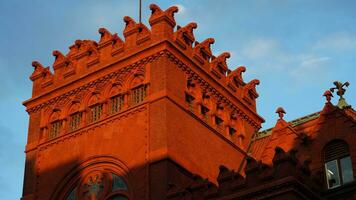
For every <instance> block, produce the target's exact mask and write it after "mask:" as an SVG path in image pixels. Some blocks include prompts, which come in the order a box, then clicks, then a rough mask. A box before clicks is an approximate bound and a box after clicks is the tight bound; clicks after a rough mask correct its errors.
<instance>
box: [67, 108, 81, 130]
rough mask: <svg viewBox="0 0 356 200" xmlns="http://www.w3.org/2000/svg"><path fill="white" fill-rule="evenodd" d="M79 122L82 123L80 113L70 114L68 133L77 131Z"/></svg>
mask: <svg viewBox="0 0 356 200" xmlns="http://www.w3.org/2000/svg"><path fill="white" fill-rule="evenodd" d="M81 121H82V113H81V112H77V113H74V114H72V115H71V116H70V120H69V128H70V131H74V130H77V129H78V128H79V126H80V123H81Z"/></svg>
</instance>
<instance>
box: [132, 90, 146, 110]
mask: <svg viewBox="0 0 356 200" xmlns="http://www.w3.org/2000/svg"><path fill="white" fill-rule="evenodd" d="M145 97H146V86H145V85H141V86H139V87H136V88H134V89H132V91H131V104H132V105H135V104H138V103H140V102H142V101H143V100H144V99H145Z"/></svg>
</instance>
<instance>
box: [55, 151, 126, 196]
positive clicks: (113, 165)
mask: <svg viewBox="0 0 356 200" xmlns="http://www.w3.org/2000/svg"><path fill="white" fill-rule="evenodd" d="M97 172H99V173H100V172H101V173H113V174H115V175H117V176H119V177H120V178H121V179H122V180H123V181H124V183H125V184H126V185H127V191H126V192H120V191H119V192H117V191H116V192H112V193H110V192H107V193H108V194H107V196H106V197H105V198H109V197H111V196H114V195H116V194H123V195H124V196H127V197H128V198H129V199H132V197H133V192H132V189H131V188H132V185H131V184H130V180H131V179H132V175H131V173H130V170H129V167H128V166H127V165H126V164H125V163H124V162H123V161H121V160H119V159H117V158H115V157H113V156H111V155H102V156H93V157H90V158H88V159H87V160H86V161H84V162H82V163H80V164H79V165H77V166H75V167H74V168H72V169H71V170H70V171H69V172H68V173H67V174H66V175H65V176H64V178H63V179H62V180H61V181H60V182H59V183H58V184H57V187H56V188H55V190H54V193H53V194H52V195H51V197H50V199H51V200H57V199H66V198H67V197H68V196H69V195H70V194H71V193H72V192H73V189H78V190H80V187H81V185H82V183H83V181H84V180H85V179H86V177H88V176H90V175H91V174H93V173H94V174H95V173H97ZM79 192H80V191H79ZM79 192H77V193H79ZM77 199H78V198H77Z"/></svg>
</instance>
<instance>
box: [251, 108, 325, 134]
mask: <svg viewBox="0 0 356 200" xmlns="http://www.w3.org/2000/svg"><path fill="white" fill-rule="evenodd" d="M320 112H321V111H318V112H314V113H311V114H309V115H305V116H302V117H299V118H296V119H294V120H291V121H289V122H288V123H289V124H290V126H292V127H295V126H298V125H301V124H304V123H306V122H308V121H311V120H313V119H316V118H318V117H319V116H320ZM272 130H273V127H272V128H268V129H265V130H262V131H260V132H258V133H257V136H256V138H255V139H254V140H258V139H262V138H264V137H267V136H269V135H271V134H272Z"/></svg>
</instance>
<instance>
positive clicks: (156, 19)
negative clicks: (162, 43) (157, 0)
mask: <svg viewBox="0 0 356 200" xmlns="http://www.w3.org/2000/svg"><path fill="white" fill-rule="evenodd" d="M150 9H151V11H152V13H151V17H150V19H149V23H150V25H151V27H152V28H151V31H152V35H153V37H155V38H158V39H162V38H171V37H172V36H173V29H174V27H175V26H176V21H175V19H174V13H177V12H178V7H176V6H172V7H169V8H168V9H166V10H165V11H163V10H162V9H161V8H160V7H159V6H157V5H156V4H151V5H150Z"/></svg>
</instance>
